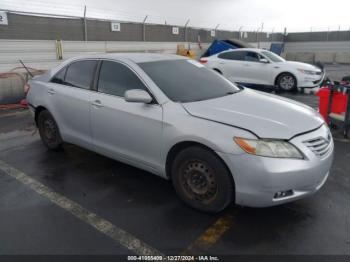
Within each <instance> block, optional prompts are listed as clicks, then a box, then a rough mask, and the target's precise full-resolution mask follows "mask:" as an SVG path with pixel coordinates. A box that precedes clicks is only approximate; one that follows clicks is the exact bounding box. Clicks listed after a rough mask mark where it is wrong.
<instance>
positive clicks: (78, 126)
mask: <svg viewBox="0 0 350 262" xmlns="http://www.w3.org/2000/svg"><path fill="white" fill-rule="evenodd" d="M96 66H97V61H96V60H80V61H76V62H73V63H71V64H70V65H68V66H67V67H65V68H64V69H62V70H61V71H60V72H59V73H58V74H57V75H56V76H55V77H53V79H52V80H51V82H50V83H49V84H48V99H49V101H48V104H49V106H50V109H49V110H50V113H51V114H52V115H53V116H54V118H55V120H56V122H57V124H58V127H59V128H60V133H61V135H62V138H63V140H64V141H66V142H69V143H73V144H77V145H80V146H83V147H86V148H91V146H92V141H91V129H90V100H91V99H90V96H91V92H92V91H91V89H90V88H91V85H92V80H93V75H94V73H95V70H96Z"/></svg>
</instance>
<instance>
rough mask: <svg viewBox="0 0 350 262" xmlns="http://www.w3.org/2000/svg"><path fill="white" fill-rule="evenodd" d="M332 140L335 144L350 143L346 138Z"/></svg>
mask: <svg viewBox="0 0 350 262" xmlns="http://www.w3.org/2000/svg"><path fill="white" fill-rule="evenodd" d="M333 140H334V141H337V142H343V143H350V140H349V139H346V138H333Z"/></svg>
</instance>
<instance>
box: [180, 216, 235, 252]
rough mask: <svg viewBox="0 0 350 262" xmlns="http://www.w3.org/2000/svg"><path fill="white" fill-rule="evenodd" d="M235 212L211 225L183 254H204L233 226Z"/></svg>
mask: <svg viewBox="0 0 350 262" xmlns="http://www.w3.org/2000/svg"><path fill="white" fill-rule="evenodd" d="M235 213H236V212H235V211H231V212H228V213H227V214H226V215H224V216H222V217H221V218H219V219H218V220H217V221H216V222H215V223H214V224H213V225H211V226H210V227H209V228H208V229H207V230H206V231H205V232H204V233H203V234H202V235H201V236H199V237H198V238H197V239H196V240H195V241H194V242H193V243H192V244H190V245H189V246H188V248H187V249H186V250H185V251H183V252H182V254H183V255H195V254H200V253H203V251H205V250H206V249H208V248H210V247H212V246H213V245H215V244H216V243H217V242H218V241H219V239H220V238H221V237H222V236H223V235H224V234H225V232H227V231H228V230H229V229H230V228H231V227H232V225H233V221H234V215H235Z"/></svg>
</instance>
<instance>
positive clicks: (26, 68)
mask: <svg viewBox="0 0 350 262" xmlns="http://www.w3.org/2000/svg"><path fill="white" fill-rule="evenodd" d="M19 62H20V63H21V64H22V66H23V67H24V69H25V70H26V71H27V73H28V74H29V75H30V76H31V77H34V75H33V74H32V72H30V71H29V69H28V67H26V65H25V64H24V63H23V61H22V60H21V59H20V60H19Z"/></svg>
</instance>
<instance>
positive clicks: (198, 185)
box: [181, 160, 218, 204]
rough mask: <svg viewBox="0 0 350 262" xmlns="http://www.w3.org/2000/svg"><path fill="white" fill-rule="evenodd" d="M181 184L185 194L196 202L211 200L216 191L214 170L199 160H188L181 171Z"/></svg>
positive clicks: (205, 202)
mask: <svg viewBox="0 0 350 262" xmlns="http://www.w3.org/2000/svg"><path fill="white" fill-rule="evenodd" d="M181 180H182V181H181V182H182V183H181V186H182V188H183V190H184V191H185V193H186V195H187V196H188V197H189V198H191V199H193V200H196V201H198V202H201V203H204V204H208V203H210V202H212V201H213V200H214V199H215V197H216V194H217V191H218V184H217V181H216V178H215V175H214V171H213V170H212V169H211V168H210V167H209V165H207V164H206V163H204V162H203V161H200V160H195V161H190V162H188V163H186V164H185V165H184V168H183V170H182V172H181Z"/></svg>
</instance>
